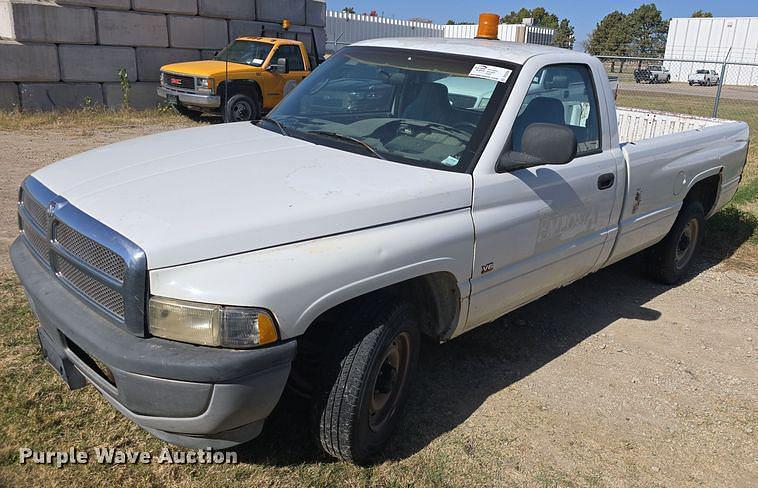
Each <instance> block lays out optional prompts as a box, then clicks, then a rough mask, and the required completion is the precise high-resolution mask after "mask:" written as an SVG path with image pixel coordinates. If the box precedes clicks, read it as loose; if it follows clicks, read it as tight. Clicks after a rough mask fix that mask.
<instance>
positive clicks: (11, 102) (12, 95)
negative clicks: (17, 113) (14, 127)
mask: <svg viewBox="0 0 758 488" xmlns="http://www.w3.org/2000/svg"><path fill="white" fill-rule="evenodd" d="M20 108H21V106H20V105H19V98H18V85H17V84H15V83H0V110H18V109H20Z"/></svg>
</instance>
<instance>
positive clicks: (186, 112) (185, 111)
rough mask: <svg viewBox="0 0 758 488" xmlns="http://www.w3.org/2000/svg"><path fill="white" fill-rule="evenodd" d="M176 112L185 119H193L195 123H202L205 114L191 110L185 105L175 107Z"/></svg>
mask: <svg viewBox="0 0 758 488" xmlns="http://www.w3.org/2000/svg"><path fill="white" fill-rule="evenodd" d="M174 110H176V113H178V114H180V115H183V116H184V117H187V118H188V119H191V120H193V121H195V122H201V121H202V117H203V113H202V112H200V111H198V110H191V109H189V108H187V107H185V106H183V105H174Z"/></svg>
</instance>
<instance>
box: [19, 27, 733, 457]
mask: <svg viewBox="0 0 758 488" xmlns="http://www.w3.org/2000/svg"><path fill="white" fill-rule="evenodd" d="M441 75H442V78H441V77H440V76H441ZM348 78H349V79H354V80H358V81H355V83H356V84H360V83H365V84H366V85H367V89H366V90H365V91H364V90H362V89H361V87H359V86H352V85H351V86H352V89H353V90H355V91H356V93H357V92H360V93H364V92H365V96H366V97H367V99H371V100H373V101H374V102H372V103H365V104H363V107H364V110H363V111H361V110H358V109H355V110H353V109H351V110H323V106H324V101H325V100H326V99H327V98H326V97H323V96H320V95H319V94H320V93H321V92H322V91H323V92H325V93H334V87H335V86H343V85H344V84H345V80H346V79H348ZM361 80H362V81H361ZM442 80H444V81H442ZM482 84H486V85H488V87H489V89H486V90H485V89H483V87H482V86H481V85H482ZM371 86H381V87H382V90H381V92H379V91H375V90H372V89H371V88H370V87H371ZM388 87H389V88H388ZM452 87H455V89H456V90H457V92H456V93H458V94H461V95H464V94H466V93H469V94H481V93H488V94H489V98H488V99H487V101H486V102H485V98H486V97H481V96H476V102H474V101H473V100H470V102H471V103H468V102H466V103H452V104H451V100H450V98H449V94H450V92H449V90H450V89H451V88H452ZM387 94H390V95H389V96H387ZM380 95H381V96H380ZM314 101H315V102H318V103H313V102H314ZM482 105H483V106H482ZM659 121H662V122H665V123H658V122H659ZM693 129H698V130H693ZM747 147H748V126H747V125H746V124H745V123H743V122H732V121H724V120H716V119H700V118H696V117H688V116H678V115H672V114H663V113H657V112H646V111H638V110H637V111H635V110H628V109H617V108H616V106H615V103H614V97H613V92H612V90H611V87H610V84H609V82H608V76H607V74H606V72H605V69H604V68H603V65H602V64H601V63H600V61H598V60H597V59H596V58H594V57H591V56H589V55H586V54H582V53H578V52H575V51H570V50H566V49H557V48H550V47H545V46H538V45H532V44H514V43H507V42H500V41H488V40H463V39H419V38H414V39H380V40H374V41H364V42H360V43H357V44H355V45H353V46H350V47H346V48H344V49H342V50H340V51H339V52H337V53H335V54H334V55H333V56H332V57H331V58H330V59H329V60H328V61H326V62H325V63H324V64H323V65H321V66H320V67H319V69H318V70H316V71H315V72H314V73H313V74H312V75H311V76H309V77H308V78H306V79H305V80H303V82H302V83H301V84H300V85H299V86H298V87H297V88H296V89H295V90H294V91H293V92H292V93H291V94H290V95H289V96H288V97H287V98H285V99H284V101H283V102H282V103H280V104H279V105H278V106H277V107H276V108H275V109H274V110H273V111H272V112H271V113H270V114H269V116H268V117H267V118H264V119H263V120H261V121H260V122H258V123H257V124H251V123H237V124H229V125H216V126H206V127H200V128H191V129H184V130H179V131H175V132H168V133H164V134H157V135H151V136H147V137H142V138H139V139H135V140H131V141H127V142H121V143H117V144H114V145H111V146H107V147H102V148H99V149H95V150H92V151H89V152H86V153H83V154H80V155H78V156H74V157H71V158H67V159H65V160H62V161H60V162H58V163H55V164H52V165H50V166H47V167H45V168H43V169H40V170H38V171H36V172H35V173H34V174H32V175H31V176H29V177H28V178H27V179H26V180H25V181H24V183H23V185H22V187H21V190H20V193H19V202H18V213H19V222H20V229H21V235H20V237H19V238H18V239H17V240H16V241H15V242H14V244H13V246H12V249H11V255H12V260H13V264H14V266H15V269H16V271H17V273H18V275H19V277H20V279H21V282H22V283H23V285H24V288H25V289H26V292H27V294H28V296H29V299H30V303H31V306H32V308H33V310H34V312H35V313H36V315H37V317H38V318H39V321H40V323H41V326H40V327H39V329H38V333H39V339H40V342H41V344H42V349H43V351H44V354H45V356H46V357H47V359H48V361H49V362H50V363H51V364H52V365H53V366H54V368H55V370H56V371H57V372H58V373H59V374H60V375H61V376H62V377H63V378H64V380H65V381H66V382H67V383H68V384H69V386H71V388H79V387H82V386H84V385H85V383H87V382H88V383H91V384H92V385H94V387H95V388H96V389H97V390H98V391H99V392H100V393H101V394H102V395H103V396H104V397H105V398H106V399H107V400H108V401H109V402H110V403H112V404H113V406H114V407H115V408H116V409H117V410H118V411H120V412H121V413H122V414H124V415H125V416H126V417H128V418H130V419H131V420H133V421H134V422H136V423H137V424H139V425H140V426H142V427H143V428H144V429H146V430H147V431H149V432H151V433H152V434H154V435H156V436H158V437H160V438H162V439H165V440H167V441H169V442H171V443H175V444H179V445H183V446H190V447H207V446H211V447H215V448H222V447H229V446H233V445H236V444H239V443H242V442H245V441H248V440H250V439H251V438H253V437H256V436H257V435H258V434H259V433H260V431H261V429H262V427H263V424H264V421H265V420H266V417H268V416H269V414H270V413H271V411H272V410H273V408H274V407H275V406H276V404H277V402H278V401H279V398H280V396H281V394H282V391H283V390H284V388H285V386H286V385H289V387H291V388H293V389H294V390H296V391H298V392H300V393H302V394H303V395H306V396H308V397H309V398H311V400H312V408H313V412H312V413H313V414H312V419H313V421H314V423H315V425H314V429H313V432H314V433H315V435H316V436H317V437H318V441H319V442H320V444H321V446H322V447H323V449H324V450H325V451H326V452H327V453H329V454H331V455H333V456H335V457H337V458H340V459H345V460H354V461H360V460H365V459H367V458H368V457H370V456H372V455H374V454H375V453H376V452H377V451H378V450H380V449H381V447H382V446H383V445H384V443H385V442H386V441H387V439H388V437H389V435H390V434H391V433H392V431H393V429H394V427H395V425H396V424H397V421H398V417H399V414H400V412H401V411H402V406H403V403H404V401H405V399H406V397H407V395H408V391H409V386H408V385H409V381H410V378H411V377H412V375H413V372H414V369H415V367H416V363H417V356H418V351H419V343H420V340H421V337H422V336H428V337H430V338H431V339H433V340H435V341H440V342H441V341H447V340H450V339H452V338H454V337H456V336H459V335H461V334H463V333H465V332H468V331H470V330H473V329H475V328H476V327H478V326H480V325H482V324H486V323H488V322H490V321H492V320H494V319H496V318H498V317H500V316H501V315H503V314H506V313H508V312H510V311H511V310H514V309H516V308H518V307H520V306H522V305H524V304H526V303H529V302H531V301H533V300H536V299H537V298H539V297H541V296H543V295H545V294H546V293H548V292H550V291H551V290H553V289H555V288H558V287H561V286H564V285H568V284H569V283H571V282H573V281H575V280H578V279H580V278H582V277H583V276H585V275H587V274H589V273H592V272H594V271H597V270H599V269H601V268H603V267H606V266H608V265H610V264H612V263H615V262H617V261H619V260H621V259H624V258H625V257H627V256H630V255H632V254H634V253H637V252H640V251H643V250H645V252H646V259H647V262H648V263H649V266H650V272H651V273H652V274H653V275H654V276H656V277H657V278H658V279H659V280H661V281H662V282H664V283H676V282H678V281H679V280H681V279H682V278H684V277H685V276H687V273H688V272H689V269H690V265H691V263H692V261H693V255H694V254H695V253H696V251H697V248H698V244H699V243H700V240H701V237H702V233H703V227H704V225H705V219H706V218H708V217H710V216H711V215H713V214H714V213H716V212H717V211H718V210H719V209H720V208H722V207H723V206H724V205H725V204H726V203H727V202H728V201H729V200H730V199H731V198H732V196H733V195H734V193H735V191H736V190H737V186H738V184H739V182H740V179H741V173H742V170H743V167H744V164H745V161H746V157H747ZM559 319H560V317H556V320H559ZM418 373H419V374H424V371H419V372H418Z"/></svg>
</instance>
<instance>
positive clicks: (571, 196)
mask: <svg viewBox="0 0 758 488" xmlns="http://www.w3.org/2000/svg"><path fill="white" fill-rule="evenodd" d="M532 123H550V124H560V125H564V126H567V127H569V128H570V129H571V130H572V131H573V132H574V134H575V136H576V139H577V156H576V158H575V159H574V160H573V161H571V162H570V163H568V164H564V165H541V166H535V167H530V168H526V169H518V170H514V171H508V172H503V173H497V172H496V171H493V170H490V171H482V172H475V174H474V202H473V211H472V212H473V219H474V226H475V229H476V244H475V257H474V267H473V276H472V280H471V286H472V288H471V290H472V291H471V292H472V295H471V302H470V310H469V319H468V325H467V328H472V327H475V326H477V325H481V324H483V323H486V322H489V321H492V320H494V319H496V318H498V317H500V316H501V315H503V314H505V313H507V312H509V311H511V310H514V309H515V308H518V307H519V306H521V305H523V304H525V303H527V302H530V301H532V300H534V299H536V298H538V297H540V296H542V295H544V294H546V293H548V292H549V291H550V290H552V289H554V288H557V287H560V286H563V285H565V284H568V283H570V282H572V281H574V280H576V279H578V278H580V277H582V276H584V275H585V274H587V273H589V272H590V271H592V269H593V268H594V266H595V265H596V263H597V262H598V259H599V257H600V256H601V253H602V251H603V249H604V247H605V244H606V241H607V236H608V234H609V233H611V231H612V227H611V215H612V211H613V207H614V202H615V200H616V194H617V192H618V191H623V189H622V188H620V187H621V186H622V185H620V184H618V183H617V182H616V173H617V164H618V163H619V162H620V161H621V162H623V160H622V159H621V154H620V151H619V150H613V149H611V148H610V147H608V148H603V147H602V141H603V139H602V135H601V113H600V112H599V104H598V97H597V92H596V90H595V86H594V83H593V78H592V72H591V70H590V68H589V67H588V66H586V65H581V64H571V65H566V64H561V65H550V66H546V67H543V68H542V69H541V70H540V71H539V72H538V73H537V75H536V76H535V77H534V79H533V81H532V85H531V87H530V88H529V91H528V93H527V95H526V97H525V98H524V100H523V101H522V104H521V108H520V110H519V115H518V116H517V117H516V122H515V123H514V126H513V129H512V132H511V139H512V142H511V143H509V144H508V147H506V148H505V149H506V150H511V149H513V150H516V151H518V150H520V137H521V135H522V134H523V132H524V130H525V128H526V127H528V125H530V124H532ZM545 144H550V141H545Z"/></svg>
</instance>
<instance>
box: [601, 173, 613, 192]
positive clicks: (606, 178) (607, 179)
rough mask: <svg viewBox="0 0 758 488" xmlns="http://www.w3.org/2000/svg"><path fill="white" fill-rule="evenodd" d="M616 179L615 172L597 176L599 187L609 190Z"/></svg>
mask: <svg viewBox="0 0 758 488" xmlns="http://www.w3.org/2000/svg"><path fill="white" fill-rule="evenodd" d="M614 181H616V175H614V174H613V173H605V174H602V175H600V176H598V177H597V189H598V190H607V189H608V188H610V187H612V186H613V182H614Z"/></svg>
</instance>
